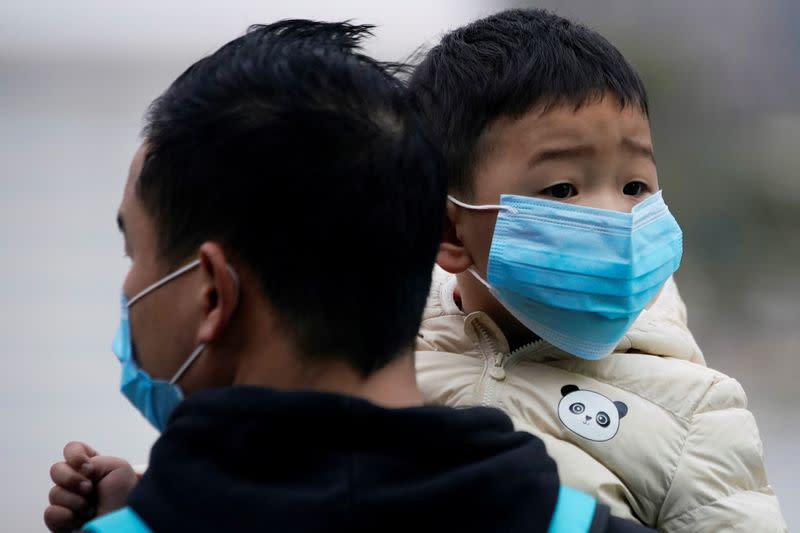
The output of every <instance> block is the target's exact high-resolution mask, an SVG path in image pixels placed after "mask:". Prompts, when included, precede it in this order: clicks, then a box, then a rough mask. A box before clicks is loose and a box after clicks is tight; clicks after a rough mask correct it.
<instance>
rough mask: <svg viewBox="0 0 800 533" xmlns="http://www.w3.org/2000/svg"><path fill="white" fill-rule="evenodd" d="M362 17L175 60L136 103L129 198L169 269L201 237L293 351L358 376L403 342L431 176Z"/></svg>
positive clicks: (412, 310)
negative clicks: (161, 84)
mask: <svg viewBox="0 0 800 533" xmlns="http://www.w3.org/2000/svg"><path fill="white" fill-rule="evenodd" d="M370 31H371V26H366V25H353V24H350V23H328V22H314V21H308V20H285V21H281V22H277V23H274V24H270V25H259V26H252V27H251V28H250V29H249V30H248V32H247V33H246V34H245V35H244V36H242V37H240V38H238V39H235V40H234V41H231V42H230V43H228V44H226V45H224V46H223V47H222V48H220V49H219V50H218V51H217V52H215V53H214V54H212V55H210V56H208V57H206V58H204V59H201V60H200V61H198V62H197V63H195V64H194V65H192V66H191V67H190V68H189V69H188V70H186V71H185V72H184V73H183V74H182V75H181V76H180V77H178V78H177V79H176V80H175V82H173V83H172V85H171V86H170V87H169V88H168V89H167V90H166V92H165V93H164V94H163V95H161V96H160V97H159V98H158V99H156V100H155V101H154V102H153V104H152V105H151V106H150V109H149V111H148V114H147V116H146V125H145V128H144V137H145V142H146V144H147V152H146V156H145V162H144V165H143V169H142V172H141V175H140V177H139V179H138V183H137V188H136V191H137V195H138V197H139V198H140V200H141V201H142V203H143V205H144V207H145V210H146V211H147V212H148V214H149V215H151V216H152V217H153V219H154V221H155V224H156V230H157V232H158V242H159V253H160V254H161V257H162V258H164V259H165V260H166V261H169V262H170V264H171V265H173V266H177V265H179V264H181V263H182V262H184V261H186V260H187V259H188V258H189V257H190V256H191V255H192V254H195V253H197V249H198V247H199V245H200V244H202V243H203V242H204V241H207V240H215V241H218V242H220V243H221V244H222V245H223V246H224V247H225V248H226V249H227V250H228V251H229V252H230V253H232V254H233V255H234V257H238V258H239V259H240V260H242V261H243V262H245V264H247V265H248V267H249V268H251V269H252V270H253V271H254V272H255V273H256V274H257V275H258V277H259V280H260V283H261V285H262V290H263V293H264V295H265V296H266V297H267V299H268V300H269V301H270V303H271V305H272V306H273V307H274V308H275V309H276V310H277V312H278V314H279V315H280V317H281V318H282V322H283V325H284V326H285V328H286V329H287V331H288V332H289V333H291V334H292V335H293V336H294V338H295V340H296V342H297V345H298V347H299V348H300V350H301V351H302V352H303V353H304V354H306V355H307V356H308V357H312V358H317V359H319V358H337V359H342V358H343V359H345V360H346V361H347V362H349V363H350V364H351V365H352V366H353V367H354V368H356V369H357V370H359V371H360V372H361V373H362V374H363V375H368V374H370V373H371V372H373V371H375V370H378V369H380V368H382V367H383V366H385V365H386V364H388V363H389V362H390V361H391V360H392V359H393V357H394V356H396V355H397V354H399V353H402V351H403V350H404V349H410V348H411V347H412V346H413V343H414V340H415V338H416V333H417V330H418V328H419V324H420V320H421V315H422V310H423V307H424V305H425V299H426V296H427V294H428V290H429V286H430V281H431V272H432V269H433V262H434V258H435V254H436V250H437V247H438V243H439V238H440V236H441V232H442V224H443V216H444V215H443V213H444V204H445V194H446V188H447V187H446V180H445V178H444V175H443V172H442V171H441V153H440V151H439V149H438V148H437V146H436V145H435V144H434V143H433V142H432V141H431V136H430V135H428V134H427V133H426V131H425V127H424V125H423V120H422V119H421V118H420V117H419V115H418V112H417V110H416V109H415V107H414V105H413V103H412V101H411V99H410V97H409V93H408V91H407V88H406V87H405V86H404V84H403V83H402V82H401V81H399V78H398V76H397V74H398V73H397V70H398V69H397V67H398V65H396V64H387V63H381V62H378V61H375V60H373V59H371V58H369V57H367V56H365V55H364V54H363V53H361V51H360V42H361V40H362V38H363V37H364V36H366V35H369V34H370Z"/></svg>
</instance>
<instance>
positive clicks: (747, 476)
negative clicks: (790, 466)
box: [657, 377, 787, 533]
mask: <svg viewBox="0 0 800 533" xmlns="http://www.w3.org/2000/svg"><path fill="white" fill-rule="evenodd" d="M689 424H690V427H689V431H688V433H687V437H686V441H685V443H684V449H683V454H682V456H681V458H680V460H679V462H678V464H677V466H676V467H675V473H674V475H673V477H672V483H671V486H670V489H669V491H668V492H667V495H666V498H665V500H664V504H663V506H662V508H661V511H660V513H659V517H658V524H657V526H658V529H659V530H661V531H666V532H669V533H688V532H704V531H709V532H712V531H730V532H742V533H745V532H747V533H752V532H755V531H758V532H760V533H772V532H785V531H787V528H786V522H785V521H784V519H783V516H782V514H781V509H780V506H779V504H778V499H777V497H776V496H775V493H774V492H773V491H772V488H770V486H769V483H768V481H767V473H766V470H765V467H764V456H763V446H762V444H761V438H760V437H759V434H758V428H757V427H756V422H755V419H754V417H753V414H752V413H751V412H750V411H748V410H747V397H746V396H745V393H744V390H743V389H742V387H741V385H739V383H738V382H737V381H736V380H734V379H732V378H729V377H720V379H719V380H717V381H715V382H714V383H713V384H712V385H711V386H710V388H709V390H708V392H707V393H706V394H705V396H704V397H703V398H702V399H701V400H700V402H699V403H698V405H697V407H696V409H695V411H694V413H693V415H692V417H691V420H690V421H689Z"/></svg>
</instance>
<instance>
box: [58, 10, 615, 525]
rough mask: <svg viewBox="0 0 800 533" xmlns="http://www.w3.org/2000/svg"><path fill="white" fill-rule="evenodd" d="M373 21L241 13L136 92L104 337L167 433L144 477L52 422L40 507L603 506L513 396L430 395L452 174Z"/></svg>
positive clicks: (211, 512)
mask: <svg viewBox="0 0 800 533" xmlns="http://www.w3.org/2000/svg"><path fill="white" fill-rule="evenodd" d="M368 31H369V27H367V26H353V25H349V24H328V23H317V22H310V21H284V22H279V23H276V24H272V25H269V26H256V27H253V28H251V30H250V31H249V32H248V33H247V34H246V35H245V36H243V37H241V38H239V39H236V40H234V41H232V42H231V43H228V44H227V45H225V46H224V47H222V48H221V49H220V50H219V51H217V52H216V53H214V54H213V55H211V56H210V57H207V58H205V59H202V60H200V61H199V62H197V63H196V64H194V65H193V66H192V67H190V68H189V69H188V70H187V71H186V72H185V73H184V74H183V75H181V76H180V77H179V78H178V79H177V80H176V81H175V82H174V83H173V84H172V86H171V87H170V88H169V89H168V90H167V91H166V92H165V93H164V94H163V95H162V96H161V97H160V98H159V99H157V100H156V101H155V102H154V103H153V105H152V106H151V108H150V111H149V114H148V118H147V124H146V127H145V134H144V137H145V142H144V143H143V145H142V147H141V148H140V149H139V151H138V152H137V154H136V156H135V157H134V159H133V163H132V165H131V170H130V175H129V178H128V183H127V185H126V187H125V192H124V195H123V199H122V203H121V206H120V209H119V221H118V222H119V226H120V228H121V229H122V231H123V234H124V236H125V243H126V244H125V247H126V253H127V255H128V256H130V258H131V268H130V271H129V273H128V276H127V278H126V279H125V283H124V285H123V291H122V292H123V295H122V301H123V307H122V316H123V318H122V323H121V326H120V331H119V333H118V336H117V340H116V341H115V345H114V351H115V353H116V355H117V357H118V358H119V359H120V361H121V362H122V365H123V374H122V386H121V389H122V392H123V394H125V395H126V397H128V398H129V399H130V400H131V402H132V403H133V404H134V406H136V407H137V408H138V409H139V410H140V411H141V412H142V414H143V415H144V416H145V417H146V418H147V419H148V420H149V421H150V422H151V423H152V424H153V425H154V426H155V427H156V428H157V429H159V430H160V431H162V435H161V437H160V438H159V440H158V441H157V442H156V444H155V445H154V447H153V450H152V453H151V460H150V466H149V468H148V470H147V472H146V473H145V474H144V476H143V477H142V479H141V480H138V481H137V479H136V477H135V474H133V471H132V470H131V469H130V466H129V465H127V463H125V462H124V461H122V460H119V459H115V458H110V457H107V456H102V455H98V454H97V453H96V452H94V451H93V450H92V449H91V448H89V447H88V446H86V445H84V444H81V443H70V444H69V445H67V448H66V449H65V462H63V463H58V464H56V465H54V466H53V469H52V472H51V475H52V477H53V480H54V481H55V483H56V485H55V487H54V488H53V490H52V491H51V494H50V501H51V506H50V507H48V509H47V511H46V512H45V520H46V522H47V524H48V526H49V527H50V528H51V529H52V530H54V531H58V530H69V529H70V528H78V527H83V528H84V530H86V531H96V532H97V531H103V532H105V531H123V530H124V531H194V532H203V531H254V530H270V531H301V532H307V531H377V530H380V531H410V530H412V529H414V530H431V531H433V530H435V531H444V530H461V531H478V530H480V531H511V532H513V531H545V530H547V529H548V527H549V524H550V523H551V519H552V520H555V521H556V522H557V521H558V520H562V521H563V520H577V521H578V522H577V523H578V524H580V525H581V526H582V528H583V529H582V530H589V528H590V527H596V528H597V530H599V531H604V530H606V529H605V527H606V521H607V520H608V517H607V511H606V510H605V509H604V508H602V507H596V505H595V503H594V500H592V499H591V498H588V497H585V496H582V495H580V494H576V493H572V492H569V491H562V496H560V497H559V483H558V475H557V472H556V469H555V465H554V464H553V462H552V461H551V459H550V458H549V457H548V456H547V455H546V453H545V451H544V447H543V446H542V443H541V442H540V441H538V440H537V439H535V438H532V437H530V436H528V435H525V434H521V433H515V432H513V430H512V426H511V423H510V421H509V420H508V418H507V417H505V416H504V415H502V414H501V413H499V412H498V411H494V410H487V409H465V410H458V411H457V410H451V409H449V408H439V407H423V406H422V399H421V396H420V393H419V391H418V390H417V387H416V383H415V377H414V362H413V345H414V341H415V337H416V333H417V330H418V327H419V323H420V317H421V313H422V309H423V306H424V304H425V299H426V296H427V293H428V289H429V285H430V279H431V268H432V265H433V260H434V256H435V254H436V250H437V245H438V240H439V239H438V235H440V232H441V230H442V221H443V212H444V200H445V188H446V185H445V182H444V179H443V177H442V176H441V172H440V154H439V152H438V150H437V149H436V148H435V147H434V146H433V145H432V144H431V143H430V142H429V141H428V138H427V136H426V135H425V133H424V131H423V129H422V126H421V125H420V121H419V120H418V117H417V116H416V114H415V113H414V111H413V110H412V106H411V105H410V103H409V102H408V101H407V96H406V93H405V90H404V88H403V87H402V86H401V84H400V83H399V82H398V81H397V80H396V79H395V78H394V77H393V76H392V75H391V73H390V71H389V70H387V66H385V65H382V64H380V63H378V62H376V61H374V60H372V59H370V58H368V57H366V56H364V55H363V54H361V53H360V52H359V43H360V39H361V38H362V37H363V36H364V35H365V34H367V33H368ZM382 307H385V308H386V309H389V310H391V312H380V308H382ZM557 503H558V508H556V505H557ZM95 506H96V507H95ZM465 509H474V510H475V511H474V512H471V513H465V512H463V511H464V510H465ZM95 513H96V514H98V515H104V516H101V517H100V518H98V519H96V520H94V521H92V522H89V523H88V524H87V523H85V522H86V517H87V516H91V515H93V514H95ZM125 528H129V529H125ZM557 530H558V529H556V530H554V531H557Z"/></svg>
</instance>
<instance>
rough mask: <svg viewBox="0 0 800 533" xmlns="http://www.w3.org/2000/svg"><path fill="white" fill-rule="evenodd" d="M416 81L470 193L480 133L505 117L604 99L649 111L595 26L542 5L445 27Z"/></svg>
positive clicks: (458, 181) (453, 169)
mask: <svg viewBox="0 0 800 533" xmlns="http://www.w3.org/2000/svg"><path fill="white" fill-rule="evenodd" d="M410 88H411V90H412V91H413V92H414V93H415V95H416V97H417V99H418V105H420V107H421V110H422V111H423V113H424V115H425V116H426V117H427V119H428V120H429V121H430V123H431V127H432V129H433V131H434V132H435V134H436V136H437V137H438V138H439V142H440V143H441V145H442V146H443V150H444V157H445V165H446V171H447V174H448V180H449V182H450V190H451V191H453V192H457V193H460V194H462V195H463V196H464V197H465V198H469V197H470V196H471V195H472V194H473V192H474V191H473V181H474V178H475V176H474V172H475V167H476V166H477V164H478V163H479V162H480V159H481V155H482V154H483V150H485V149H486V147H483V146H482V145H481V135H482V134H483V133H484V132H485V131H486V130H487V128H489V127H490V126H491V125H492V124H493V123H494V122H495V121H496V120H498V119H500V118H505V117H509V118H519V117H521V116H522V115H524V114H525V113H528V112H529V111H531V110H533V109H541V110H542V111H543V112H544V111H547V110H549V109H552V108H553V107H556V106H562V105H572V106H574V107H575V108H576V109H578V108H580V107H581V106H582V105H584V104H586V103H589V102H592V101H599V100H600V99H602V98H603V96H604V95H605V94H606V93H611V94H613V95H614V96H616V97H617V99H618V100H619V103H620V105H621V106H622V107H625V106H628V105H635V106H638V107H639V109H641V111H642V112H643V113H644V114H645V116H647V115H648V109H647V94H646V92H645V88H644V84H643V83H642V81H641V79H640V78H639V75H638V74H637V73H636V71H635V70H634V68H633V67H632V66H631V65H630V64H629V63H628V62H627V61H626V60H625V58H624V57H623V56H622V54H621V53H620V51H619V50H617V49H616V48H615V47H614V46H613V45H612V44H611V43H609V42H608V41H607V40H606V39H605V38H604V37H603V36H601V35H600V34H598V33H597V32H595V31H593V30H591V29H589V28H587V27H585V26H582V25H580V24H576V23H574V22H571V21H570V20H567V19H565V18H562V17H559V16H557V15H555V14H553V13H550V12H547V11H544V10H541V9H513V10H508V11H503V12H500V13H497V14H495V15H492V16H490V17H487V18H484V19H481V20H478V21H476V22H473V23H471V24H468V25H467V26H464V27H462V28H459V29H456V30H454V31H452V32H450V33H448V34H446V35H445V36H444V37H443V38H442V40H441V42H440V43H439V44H438V45H437V46H435V47H434V48H433V49H431V50H430V51H429V52H428V54H427V55H426V56H425V58H424V59H423V60H422V62H421V63H420V64H419V65H418V66H417V68H416V69H415V71H414V73H413V75H412V77H411V82H410Z"/></svg>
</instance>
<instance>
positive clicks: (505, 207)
mask: <svg viewBox="0 0 800 533" xmlns="http://www.w3.org/2000/svg"><path fill="white" fill-rule="evenodd" d="M447 199H448V200H450V201H451V202H453V203H454V204H456V205H457V206H459V207H463V208H464V209H471V210H473V211H508V212H509V213H517V210H516V208H514V207H511V206H510V205H499V204H498V205H492V204H486V205H472V204H466V203H464V202H462V201H461V200H456V199H455V198H453V197H452V196H450V195H449V194H448V195H447Z"/></svg>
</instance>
